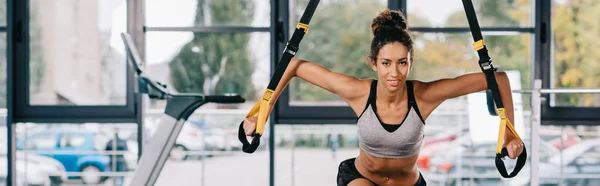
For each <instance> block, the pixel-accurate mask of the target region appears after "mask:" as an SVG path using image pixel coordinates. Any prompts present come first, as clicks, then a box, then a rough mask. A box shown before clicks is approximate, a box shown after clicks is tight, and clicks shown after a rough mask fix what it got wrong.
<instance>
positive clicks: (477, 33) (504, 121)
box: [462, 0, 527, 178]
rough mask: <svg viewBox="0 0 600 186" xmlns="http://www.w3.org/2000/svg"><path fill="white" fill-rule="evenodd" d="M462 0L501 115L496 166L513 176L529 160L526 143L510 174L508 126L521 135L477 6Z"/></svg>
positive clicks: (501, 171)
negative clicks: (500, 85) (508, 114)
mask: <svg viewBox="0 0 600 186" xmlns="http://www.w3.org/2000/svg"><path fill="white" fill-rule="evenodd" d="M462 2H463V6H464V8H465V14H466V15H467V20H468V21H469V28H470V29H471V34H472V35H473V40H474V41H475V43H473V48H474V49H475V50H476V51H477V55H479V67H480V68H481V70H482V71H483V73H484V74H485V79H486V81H487V86H488V89H489V90H490V91H491V93H492V97H493V100H494V103H495V105H496V111H497V112H496V113H497V114H498V116H499V117H500V131H499V132H498V142H497V144H496V168H497V169H498V172H500V175H502V177H504V178H512V177H514V176H516V175H517V174H518V173H519V171H521V169H522V168H523V166H524V165H525V161H526V160H527V150H526V149H525V144H523V152H522V153H521V155H519V157H517V165H516V166H515V168H514V170H513V172H511V173H510V174H508V173H507V171H506V166H505V165H504V161H503V160H502V159H503V158H504V157H506V156H508V150H506V148H505V147H504V148H503V147H502V144H503V141H504V134H505V132H506V127H508V129H509V132H511V133H513V135H514V136H515V137H516V138H518V139H519V140H521V137H520V136H519V134H517V131H516V130H515V128H514V127H513V124H512V123H511V122H510V121H509V120H508V118H506V112H505V110H504V105H503V104H502V97H501V96H500V91H499V89H498V83H497V82H496V76H495V75H494V72H495V69H494V66H493V65H492V58H490V56H489V54H488V50H487V47H486V45H485V42H484V41H483V36H482V34H481V28H480V27H479V23H478V21H477V15H476V14H475V8H473V2H471V0H463V1H462ZM488 105H489V104H488Z"/></svg>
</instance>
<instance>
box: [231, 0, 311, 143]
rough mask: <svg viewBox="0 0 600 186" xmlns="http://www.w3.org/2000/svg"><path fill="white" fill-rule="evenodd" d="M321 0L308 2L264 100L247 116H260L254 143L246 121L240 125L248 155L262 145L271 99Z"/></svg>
mask: <svg viewBox="0 0 600 186" xmlns="http://www.w3.org/2000/svg"><path fill="white" fill-rule="evenodd" d="M319 1H320V0H311V1H310V2H308V6H307V7H306V9H305V10H304V13H303V14H302V17H301V18H300V21H299V22H298V24H297V25H296V30H295V31H294V33H293V35H292V38H290V40H289V41H288V43H287V46H286V48H285V50H284V52H283V55H282V56H281V59H280V60H279V63H278V64H277V68H275V72H274V74H273V77H271V81H270V82H269V85H268V86H267V89H266V90H265V93H264V94H263V97H262V99H261V100H260V101H259V102H257V103H256V105H254V107H252V109H250V112H248V114H247V115H246V118H249V117H253V116H255V115H256V114H258V120H257V121H256V130H255V131H254V134H253V135H252V136H253V139H252V143H249V142H248V140H247V139H246V134H245V132H244V126H243V125H244V121H242V123H240V127H239V131H238V139H239V140H240V142H242V144H243V147H242V150H243V151H244V152H246V153H253V152H254V151H255V150H256V148H258V145H259V144H260V137H261V136H262V134H263V132H264V128H265V123H266V121H267V116H268V115H269V105H270V103H271V98H272V96H273V93H274V92H275V89H276V88H277V85H278V84H279V81H280V80H281V77H282V76H283V73H284V72H285V69H286V68H287V66H288V65H289V64H290V61H291V60H292V58H293V57H294V56H295V55H296V52H298V46H299V45H300V41H301V40H302V38H303V37H304V34H306V33H307V32H308V23H309V22H310V19H311V18H312V16H313V14H314V13H315V10H316V9H317V5H319Z"/></svg>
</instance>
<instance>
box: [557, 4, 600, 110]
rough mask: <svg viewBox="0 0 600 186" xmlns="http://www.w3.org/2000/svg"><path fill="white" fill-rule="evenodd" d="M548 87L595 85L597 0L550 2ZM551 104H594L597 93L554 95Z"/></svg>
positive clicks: (597, 81)
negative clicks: (549, 70) (549, 74)
mask: <svg viewBox="0 0 600 186" xmlns="http://www.w3.org/2000/svg"><path fill="white" fill-rule="evenodd" d="M551 6H552V18H551V19H552V40H551V42H552V46H551V47H552V55H551V66H552V67H551V77H552V79H551V83H550V86H551V88H598V87H600V79H598V77H600V72H598V69H599V68H600V65H598V64H599V63H598V61H600V55H598V54H596V52H595V51H597V49H600V44H598V43H597V42H594V41H595V40H597V39H600V35H598V30H600V23H599V22H598V20H597V19H596V17H597V16H596V15H597V14H598V11H600V3H598V2H594V1H558V0H554V1H552V4H551ZM551 105H552V106H558V107H560V106H567V107H598V106H600V95H598V94H557V95H555V96H554V97H553V98H552V101H551Z"/></svg>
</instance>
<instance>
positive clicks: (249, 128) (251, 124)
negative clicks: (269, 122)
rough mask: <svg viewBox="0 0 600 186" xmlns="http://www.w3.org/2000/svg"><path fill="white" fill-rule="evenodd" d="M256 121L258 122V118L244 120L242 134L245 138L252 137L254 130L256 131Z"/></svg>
mask: <svg viewBox="0 0 600 186" xmlns="http://www.w3.org/2000/svg"><path fill="white" fill-rule="evenodd" d="M256 120H258V116H252V117H249V118H244V132H245V133H246V136H252V134H253V133H254V130H255V129H256Z"/></svg>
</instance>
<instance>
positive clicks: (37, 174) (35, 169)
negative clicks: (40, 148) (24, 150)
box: [0, 156, 51, 186]
mask: <svg viewBox="0 0 600 186" xmlns="http://www.w3.org/2000/svg"><path fill="white" fill-rule="evenodd" d="M7 161H8V160H7V158H6V156H2V157H0V176H1V177H2V178H3V179H6V176H7V175H8V174H7V172H6V170H7V168H8V166H7V164H6V163H7ZM15 164H16V169H17V172H16V176H15V177H17V183H16V185H18V186H27V185H43V186H50V185H51V181H50V175H49V174H48V173H46V172H45V171H44V170H42V169H40V168H39V167H40V165H39V164H37V163H33V162H26V161H23V160H19V159H17V160H16V162H15Z"/></svg>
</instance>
